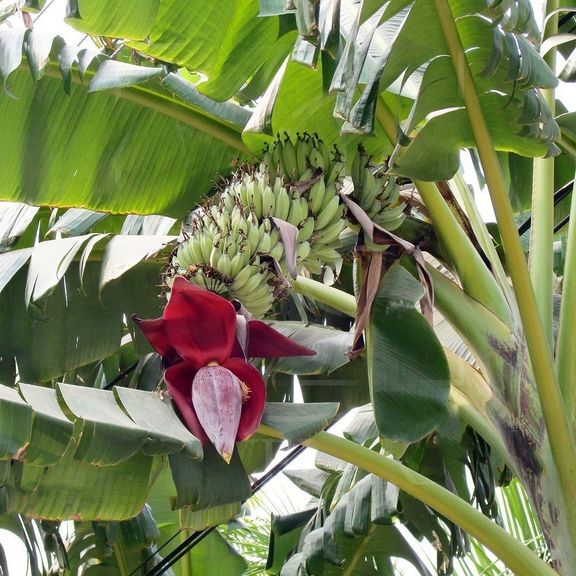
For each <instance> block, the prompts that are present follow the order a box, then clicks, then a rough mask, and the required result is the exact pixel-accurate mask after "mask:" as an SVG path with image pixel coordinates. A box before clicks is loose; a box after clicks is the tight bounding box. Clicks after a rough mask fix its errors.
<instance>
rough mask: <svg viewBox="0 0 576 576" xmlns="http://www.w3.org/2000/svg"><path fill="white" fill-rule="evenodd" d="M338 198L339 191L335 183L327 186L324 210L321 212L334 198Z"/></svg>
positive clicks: (323, 204)
mask: <svg viewBox="0 0 576 576" xmlns="http://www.w3.org/2000/svg"><path fill="white" fill-rule="evenodd" d="M337 196H338V190H336V185H335V184H334V183H330V184H327V185H326V191H325V192H324V201H323V202H322V208H320V212H322V211H323V210H324V208H326V206H328V204H330V202H332V200H333V199H334V197H337Z"/></svg>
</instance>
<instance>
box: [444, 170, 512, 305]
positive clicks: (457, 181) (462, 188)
mask: <svg viewBox="0 0 576 576" xmlns="http://www.w3.org/2000/svg"><path fill="white" fill-rule="evenodd" d="M452 181H453V182H454V186H455V187H456V189H457V190H458V192H459V194H460V197H461V198H462V202H463V204H464V209H465V210H466V214H467V215H468V218H469V219H470V224H471V225H472V229H473V230H474V234H476V238H478V242H479V243H480V246H482V248H483V249H484V252H485V253H486V256H487V257H488V260H490V264H491V265H492V270H493V271H494V276H495V277H496V279H497V280H498V285H499V286H500V290H502V292H503V293H504V295H505V296H506V300H507V301H508V305H509V306H510V307H511V308H512V309H513V310H514V309H515V307H516V301H515V300H514V297H513V294H512V290H511V287H510V283H509V282H508V277H507V276H506V272H505V270H504V267H503V266H502V262H501V261H500V257H499V256H498V252H496V247H495V246H494V242H493V240H492V236H490V232H488V228H487V227H486V224H485V223H484V220H483V219H482V216H481V215H480V211H479V210H478V206H477V205H476V202H475V201H474V198H473V196H472V194H471V193H470V188H469V187H468V185H467V184H466V182H465V181H464V178H463V176H462V173H461V172H460V170H459V171H458V172H456V174H455V175H454V178H453V180H452Z"/></svg>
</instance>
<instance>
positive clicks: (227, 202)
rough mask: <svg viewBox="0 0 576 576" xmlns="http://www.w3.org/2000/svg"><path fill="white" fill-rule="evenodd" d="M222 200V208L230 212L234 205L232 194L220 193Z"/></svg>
mask: <svg viewBox="0 0 576 576" xmlns="http://www.w3.org/2000/svg"><path fill="white" fill-rule="evenodd" d="M222 201H223V203H224V208H225V209H226V211H227V212H229V213H231V212H232V210H234V206H235V205H236V200H235V198H234V196H233V195H232V194H222Z"/></svg>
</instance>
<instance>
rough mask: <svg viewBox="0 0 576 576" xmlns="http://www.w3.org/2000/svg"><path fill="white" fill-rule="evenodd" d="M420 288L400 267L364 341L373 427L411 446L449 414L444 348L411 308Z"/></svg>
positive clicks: (387, 281)
mask: <svg viewBox="0 0 576 576" xmlns="http://www.w3.org/2000/svg"><path fill="white" fill-rule="evenodd" d="M421 291H422V287H421V285H420V284H419V282H418V281H417V280H415V279H414V277H413V276H412V275H411V274H410V273H409V272H407V271H406V270H405V269H404V268H402V267H401V266H399V265H395V266H394V267H392V268H391V269H390V270H389V271H388V273H387V274H386V276H385V277H384V280H383V282H382V285H381V288H380V292H379V294H378V296H377V297H376V299H375V300H374V304H373V306H372V311H371V317H370V332H369V335H368V337H367V351H368V364H369V368H368V372H369V380H370V391H371V394H372V404H373V407H374V414H375V418H376V425H377V426H378V430H379V431H380V434H382V435H383V436H384V437H386V438H389V439H391V440H399V441H404V442H414V441H416V440H419V439H421V438H423V437H424V436H426V435H427V434H429V433H430V432H431V431H432V430H434V429H435V428H436V427H437V426H438V425H439V424H440V423H441V422H442V420H443V419H445V417H446V415H447V401H448V392H449V388H450V370H449V368H448V362H447V360H446V357H445V355H444V351H443V349H442V345H441V344H440V342H439V341H438V338H437V337H436V335H435V334H434V331H433V329H432V328H431V327H430V325H429V324H428V323H427V322H426V320H425V319H424V317H423V316H422V315H421V314H420V313H419V312H418V311H417V310H416V309H415V308H414V305H415V303H416V302H417V300H418V298H419V296H420V295H421Z"/></svg>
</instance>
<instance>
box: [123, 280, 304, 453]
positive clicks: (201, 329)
mask: <svg viewBox="0 0 576 576" xmlns="http://www.w3.org/2000/svg"><path fill="white" fill-rule="evenodd" d="M134 321H135V322H136V324H137V325H138V326H139V327H140V329H141V330H142V331H143V332H144V335H145V336H146V338H147V339H148V341H149V342H150V344H151V345H152V346H153V347H154V349H155V350H156V351H157V352H158V353H159V354H160V355H161V356H162V357H163V360H164V365H165V367H166V370H165V372H164V379H165V380H166V383H167V385H168V391H169V392H170V395H171V396H172V399H173V400H174V403H175V404H176V407H177V408H178V411H179V412H180V414H181V416H182V419H183V420H184V422H185V423H186V425H187V427H188V428H189V430H190V431H191V432H192V433H193V434H194V435H195V436H196V437H197V438H198V439H199V440H200V441H201V442H202V444H206V443H207V442H208V441H210V442H212V443H213V444H214V446H215V447H216V449H217V450H218V452H219V453H220V455H221V456H222V457H223V458H224V459H225V460H226V461H227V462H229V461H230V459H231V457H232V453H233V450H234V444H235V442H240V441H242V440H245V439H246V438H249V437H250V436H251V435H252V434H253V433H254V432H255V431H256V428H258V425H259V424H260V419H261V417H262V412H263V411H264V404H265V401H266V385H265V384H264V380H263V379H262V375H261V374H260V372H259V371H258V370H257V369H256V368H255V367H254V366H252V365H251V364H249V363H248V362H247V361H246V358H251V357H258V358H279V357H283V356H311V355H314V354H315V352H314V350H311V349H310V348H306V347H305V346H301V345H300V344H297V343H296V342H294V341H292V340H290V339H289V338H287V337H286V336H284V335H282V334H280V332H277V331H276V330H274V329H273V328H271V327H270V326H268V325H267V324H265V323H264V322H261V321H259V320H250V321H249V322H248V323H247V329H246V331H245V333H246V342H244V343H243V345H241V344H240V342H239V341H238V337H237V330H236V322H237V319H236V311H235V309H234V307H233V306H232V304H231V303H230V302H229V301H228V300H226V299H225V298H222V297H221V296H218V295H217V294H214V293H212V292H209V291H207V290H203V289H202V288H199V287H197V286H195V285H194V284H192V283H190V282H188V280H186V279H184V278H182V277H177V278H176V279H175V280H174V284H173V286H172V292H171V294H170V300H169V302H168V304H167V305H166V308H165V309H164V313H163V315H162V317H161V318H156V319H153V320H141V319H139V318H134Z"/></svg>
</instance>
